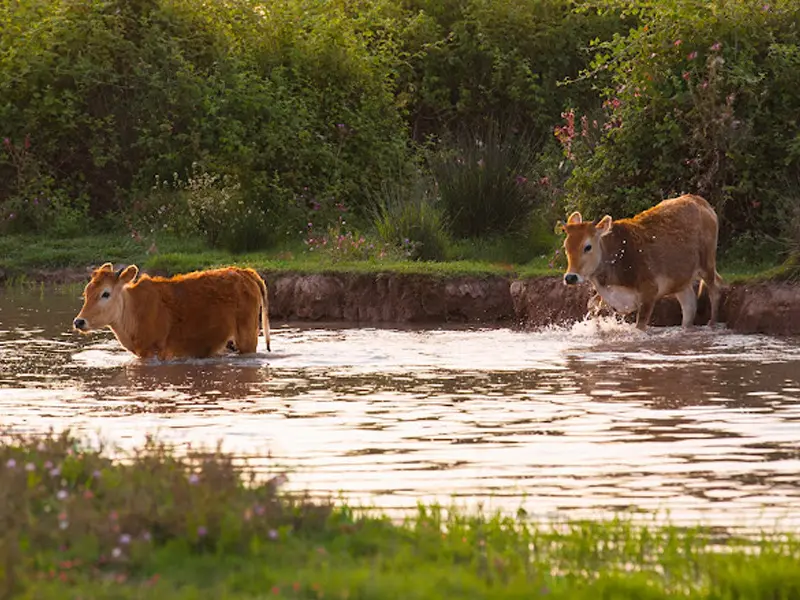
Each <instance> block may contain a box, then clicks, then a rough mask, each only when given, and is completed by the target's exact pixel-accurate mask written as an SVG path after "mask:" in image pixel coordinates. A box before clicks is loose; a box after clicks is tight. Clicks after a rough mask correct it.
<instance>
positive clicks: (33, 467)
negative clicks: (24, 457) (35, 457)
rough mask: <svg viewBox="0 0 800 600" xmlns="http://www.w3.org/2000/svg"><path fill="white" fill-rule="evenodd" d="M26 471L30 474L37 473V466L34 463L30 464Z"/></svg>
mask: <svg viewBox="0 0 800 600" xmlns="http://www.w3.org/2000/svg"><path fill="white" fill-rule="evenodd" d="M25 470H26V471H28V472H31V471H35V470H36V465H35V464H33V463H28V464H27V465H25Z"/></svg>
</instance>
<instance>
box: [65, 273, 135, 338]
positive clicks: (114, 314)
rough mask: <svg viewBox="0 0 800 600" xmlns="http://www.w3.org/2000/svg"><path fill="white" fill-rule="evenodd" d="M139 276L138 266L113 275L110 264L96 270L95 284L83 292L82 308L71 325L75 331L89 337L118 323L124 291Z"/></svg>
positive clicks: (90, 283) (93, 279)
mask: <svg viewBox="0 0 800 600" xmlns="http://www.w3.org/2000/svg"><path fill="white" fill-rule="evenodd" d="M138 272H139V269H138V267H136V265H131V266H129V267H128V268H126V269H124V270H123V269H120V270H119V271H114V266H113V265H112V264H111V263H106V264H104V265H103V266H102V267H100V268H99V269H95V270H94V272H93V273H92V280H91V281H90V282H89V283H88V284H87V285H86V289H84V290H83V308H81V312H79V313H78V316H77V317H75V320H74V321H73V322H72V325H73V327H75V329H76V330H78V331H80V332H82V333H89V332H90V331H92V330H95V329H102V328H103V327H106V326H108V325H110V324H111V323H116V322H117V321H119V319H120V318H121V317H122V288H123V287H125V285H126V284H128V283H130V282H131V281H133V279H134V278H135V277H136V274H137V273H138Z"/></svg>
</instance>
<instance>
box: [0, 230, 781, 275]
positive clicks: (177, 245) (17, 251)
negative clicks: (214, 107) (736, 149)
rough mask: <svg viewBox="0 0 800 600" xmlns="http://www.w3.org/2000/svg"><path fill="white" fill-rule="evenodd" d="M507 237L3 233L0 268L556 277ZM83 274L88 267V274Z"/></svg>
mask: <svg viewBox="0 0 800 600" xmlns="http://www.w3.org/2000/svg"><path fill="white" fill-rule="evenodd" d="M509 243H510V242H509V240H499V241H496V242H484V243H482V244H480V245H479V244H477V243H476V244H474V245H473V246H472V247H466V245H462V247H461V248H458V249H457V250H458V252H457V254H456V255H455V256H454V258H453V259H452V260H446V261H439V262H433V261H414V260H399V259H397V258H386V259H377V258H372V259H369V260H357V259H341V258H333V257H331V256H330V255H329V254H326V253H321V252H316V253H315V252H313V251H309V250H308V249H307V248H306V247H305V246H304V245H302V244H297V245H296V246H294V247H287V248H283V249H275V250H271V251H262V252H250V253H240V254H233V253H230V252H227V251H224V250H218V249H211V248H209V247H208V246H207V245H206V244H204V243H203V242H202V241H200V240H191V239H190V240H186V239H177V238H172V237H163V238H161V239H159V240H158V242H157V244H155V245H153V244H152V243H151V242H147V243H141V242H137V241H135V240H133V239H132V238H130V237H129V236H124V235H119V234H106V235H87V236H81V237H77V238H64V239H58V238H52V237H46V236H32V235H13V236H12V235H9V236H3V237H0V270H2V271H3V273H4V276H5V279H6V282H7V283H12V284H13V283H22V282H25V281H32V280H36V279H37V278H41V277H42V273H41V272H42V271H44V272H50V271H54V270H60V269H66V270H69V269H76V270H79V271H82V270H84V269H86V268H87V267H89V266H92V265H99V264H101V263H102V262H105V261H112V262H114V263H115V264H119V263H121V264H137V265H139V266H140V267H142V268H144V269H145V270H149V271H152V272H159V273H163V274H175V273H184V272H188V271H192V270H195V269H204V268H209V267H215V266H222V265H230V264H239V265H246V266H251V267H254V268H256V269H258V270H260V271H264V272H274V273H326V272H339V273H341V272H351V273H377V272H395V273H409V274H429V275H438V276H442V277H447V276H456V275H473V276H482V275H504V276H513V277H536V276H546V275H551V276H558V275H560V274H561V273H562V272H563V268H564V262H563V260H562V261H559V258H560V256H553V255H551V256H547V255H539V256H534V257H532V258H531V260H530V261H528V262H526V263H520V262H512V261H506V260H503V258H505V253H504V247H505V246H507V245H508V244H509ZM720 262H721V267H720V268H721V272H722V275H723V277H724V278H725V280H726V281H727V282H735V281H744V280H752V279H758V278H781V277H782V276H783V273H784V270H783V269H782V268H781V265H779V264H776V263H775V262H774V259H773V261H770V257H765V256H760V257H755V258H753V257H750V258H747V257H742V256H741V255H737V256H729V257H724V256H723V257H721V260H720ZM87 275H88V274H87Z"/></svg>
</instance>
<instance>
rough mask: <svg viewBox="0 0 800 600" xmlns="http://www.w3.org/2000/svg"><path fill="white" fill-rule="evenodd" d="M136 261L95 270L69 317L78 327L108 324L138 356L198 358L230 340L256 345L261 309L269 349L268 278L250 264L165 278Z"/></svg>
mask: <svg viewBox="0 0 800 600" xmlns="http://www.w3.org/2000/svg"><path fill="white" fill-rule="evenodd" d="M138 272H139V269H138V268H137V267H136V266H135V265H131V266H129V267H128V268H126V269H124V270H120V271H116V272H115V271H114V268H113V266H112V265H111V263H106V264H104V265H103V266H102V267H100V268H99V269H96V270H95V271H94V272H93V273H92V279H91V281H90V282H89V283H88V284H87V286H86V289H85V290H84V302H83V308H82V309H81V312H80V313H79V314H78V316H77V317H76V318H75V321H74V322H73V325H74V327H75V329H76V330H78V331H80V332H81V333H88V332H91V331H93V330H96V329H102V328H103V327H109V328H111V331H113V332H114V335H116V336H117V339H118V340H119V342H120V343H121V344H122V345H123V346H125V348H127V349H128V350H130V351H131V352H133V353H134V354H136V355H137V356H140V357H142V358H150V357H158V358H159V359H162V360H166V359H170V358H182V357H195V358H203V357H207V356H213V355H215V354H220V353H222V352H224V351H225V350H226V349H227V348H228V347H229V346H230V345H231V344H232V345H233V347H234V348H235V349H236V350H237V351H238V352H239V353H241V354H248V353H252V352H255V351H256V346H257V345H258V332H259V327H258V319H259V314H260V316H261V320H262V323H263V327H264V338H265V340H266V343H267V350H269V349H270V344H269V338H270V335H269V334H270V330H269V315H268V304H267V302H268V301H267V286H266V284H265V283H264V280H263V279H261V277H260V276H259V275H258V273H256V272H255V271H254V270H253V269H242V268H239V267H227V268H224V269H214V270H210V271H197V272H194V273H189V274H187V275H178V276H176V277H172V278H170V279H166V278H164V277H149V276H148V275H142V276H141V277H139V279H138V281H136V282H135V283H134V279H135V278H136V275H137V274H138Z"/></svg>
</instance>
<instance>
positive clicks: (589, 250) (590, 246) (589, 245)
mask: <svg viewBox="0 0 800 600" xmlns="http://www.w3.org/2000/svg"><path fill="white" fill-rule="evenodd" d="M583 251H584V253H586V252H591V251H592V245H591V244H586V245H585V246H584V247H583Z"/></svg>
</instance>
